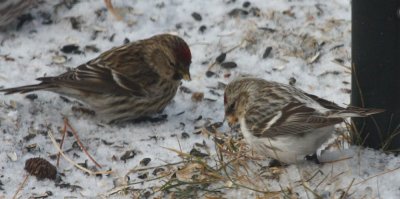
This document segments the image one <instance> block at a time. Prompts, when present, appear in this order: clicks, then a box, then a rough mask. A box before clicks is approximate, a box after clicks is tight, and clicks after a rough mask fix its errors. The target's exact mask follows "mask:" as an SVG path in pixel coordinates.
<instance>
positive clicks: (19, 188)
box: [13, 174, 29, 199]
mask: <svg viewBox="0 0 400 199" xmlns="http://www.w3.org/2000/svg"><path fill="white" fill-rule="evenodd" d="M28 177H29V174H26V176H25V178H24V181H23V182H22V183H21V184H20V185H19V187H18V189H17V191H16V192H15V194H14V196H13V199H16V198H17V195H18V193H19V192H20V191H21V190H22V188H23V187H24V185H25V183H26V182H27V181H28Z"/></svg>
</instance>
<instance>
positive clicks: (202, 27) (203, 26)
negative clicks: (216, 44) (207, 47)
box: [199, 25, 207, 33]
mask: <svg viewBox="0 0 400 199" xmlns="http://www.w3.org/2000/svg"><path fill="white" fill-rule="evenodd" d="M206 29H207V26H205V25H202V26H200V28H199V31H200V32H201V33H204V31H206Z"/></svg>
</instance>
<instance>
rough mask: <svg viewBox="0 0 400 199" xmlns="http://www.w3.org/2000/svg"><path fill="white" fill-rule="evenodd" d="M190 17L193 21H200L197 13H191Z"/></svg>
mask: <svg viewBox="0 0 400 199" xmlns="http://www.w3.org/2000/svg"><path fill="white" fill-rule="evenodd" d="M192 17H193V18H194V20H196V21H201V20H202V17H201V15H200V14H199V13H197V12H193V13H192Z"/></svg>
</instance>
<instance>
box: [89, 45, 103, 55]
mask: <svg viewBox="0 0 400 199" xmlns="http://www.w3.org/2000/svg"><path fill="white" fill-rule="evenodd" d="M85 52H94V53H98V52H100V49H99V48H97V47H96V45H87V46H85Z"/></svg>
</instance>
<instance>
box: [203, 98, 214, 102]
mask: <svg viewBox="0 0 400 199" xmlns="http://www.w3.org/2000/svg"><path fill="white" fill-rule="evenodd" d="M204 101H207V102H216V101H217V100H216V99H210V98H204Z"/></svg>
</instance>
